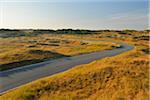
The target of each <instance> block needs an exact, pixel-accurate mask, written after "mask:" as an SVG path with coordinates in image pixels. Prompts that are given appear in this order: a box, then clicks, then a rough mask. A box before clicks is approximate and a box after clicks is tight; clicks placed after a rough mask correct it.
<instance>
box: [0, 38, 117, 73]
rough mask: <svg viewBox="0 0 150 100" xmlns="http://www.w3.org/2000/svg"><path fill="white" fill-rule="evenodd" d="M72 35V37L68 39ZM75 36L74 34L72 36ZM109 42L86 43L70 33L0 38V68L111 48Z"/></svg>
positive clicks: (111, 45)
mask: <svg viewBox="0 0 150 100" xmlns="http://www.w3.org/2000/svg"><path fill="white" fill-rule="evenodd" d="M70 37H72V39H69V38H70ZM74 37H75V36H74ZM113 46H116V44H113V43H111V42H99V43H98V44H95V43H88V42H84V41H81V40H79V39H74V38H73V36H72V35H67V36H66V35H64V36H62V35H40V36H35V37H13V38H1V39H0V64H1V65H0V70H6V69H10V68H14V67H20V66H23V65H28V64H32V63H37V62H41V61H45V60H49V59H53V58H58V57H64V56H73V55H79V54H84V53H90V52H95V51H101V50H106V49H113Z"/></svg>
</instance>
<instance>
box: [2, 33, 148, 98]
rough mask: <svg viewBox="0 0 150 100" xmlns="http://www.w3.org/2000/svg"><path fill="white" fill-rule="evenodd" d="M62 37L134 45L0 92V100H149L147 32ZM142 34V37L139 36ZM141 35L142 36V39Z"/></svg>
mask: <svg viewBox="0 0 150 100" xmlns="http://www.w3.org/2000/svg"><path fill="white" fill-rule="evenodd" d="M64 36H65V38H66V39H69V38H71V37H74V39H79V40H80V39H82V38H83V37H84V40H93V41H97V40H108V41H111V40H115V41H120V42H125V43H128V44H130V45H134V46H135V49H134V50H131V51H128V52H126V53H123V54H120V55H117V56H114V57H108V58H104V59H102V60H96V61H93V62H91V63H89V64H84V65H80V66H76V67H74V68H72V69H70V70H68V71H65V72H62V73H59V74H56V75H53V76H51V77H46V78H42V79H40V80H37V81H34V82H31V83H29V84H26V85H24V86H22V87H20V88H18V89H16V90H12V91H10V92H8V93H5V94H3V95H2V96H1V97H0V99H2V100H36V99H39V100H85V99H87V100H149V59H148V58H149V39H148V38H147V37H149V33H148V32H147V31H132V32H130V34H126V33H123V34H122V33H121V34H120V31H97V33H96V34H87V35H64ZM141 37H142V38H141ZM143 37H144V38H143Z"/></svg>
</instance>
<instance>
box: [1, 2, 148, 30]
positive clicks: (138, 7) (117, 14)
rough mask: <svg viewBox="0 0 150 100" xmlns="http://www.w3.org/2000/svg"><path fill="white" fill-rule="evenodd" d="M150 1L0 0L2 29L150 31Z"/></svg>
mask: <svg viewBox="0 0 150 100" xmlns="http://www.w3.org/2000/svg"><path fill="white" fill-rule="evenodd" d="M148 4H149V2H148V0H0V28H11V29H64V28H65V29H68V28H72V29H93V30H97V29H118V30H121V29H136V30H144V29H150V28H149V25H148V18H149V15H150V14H149V5H148Z"/></svg>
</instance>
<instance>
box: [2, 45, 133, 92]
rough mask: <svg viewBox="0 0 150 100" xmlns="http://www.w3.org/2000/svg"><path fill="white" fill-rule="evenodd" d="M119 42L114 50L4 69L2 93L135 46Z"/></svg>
mask: <svg viewBox="0 0 150 100" xmlns="http://www.w3.org/2000/svg"><path fill="white" fill-rule="evenodd" d="M118 44H120V45H121V47H120V48H116V49H113V50H105V51H101V52H94V53H89V54H82V55H77V56H73V57H64V58H59V59H55V60H51V61H46V62H41V63H37V64H32V65H27V66H23V67H20V68H14V69H11V70H7V71H2V72H0V94H2V93H5V92H7V91H8V90H11V89H14V88H17V87H19V86H21V85H24V84H26V83H29V82H31V81H34V80H37V79H39V78H42V77H45V76H50V75H53V74H56V73H59V72H63V71H65V70H68V69H70V68H72V67H74V66H77V65H81V64H86V63H89V62H92V61H94V60H98V59H102V58H105V57H111V56H115V55H118V54H120V53H123V52H126V51H129V50H132V49H133V48H134V47H133V46H130V45H127V44H125V43H120V42H119V43H118Z"/></svg>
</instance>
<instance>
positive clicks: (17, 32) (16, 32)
mask: <svg viewBox="0 0 150 100" xmlns="http://www.w3.org/2000/svg"><path fill="white" fill-rule="evenodd" d="M136 31H137V30H80V29H76V30H74V29H58V30H50V29H36V30H35V29H0V37H2V38H7V37H20V36H37V35H40V34H99V33H102V32H119V33H120V34H130V32H136ZM144 31H145V32H150V30H144Z"/></svg>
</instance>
